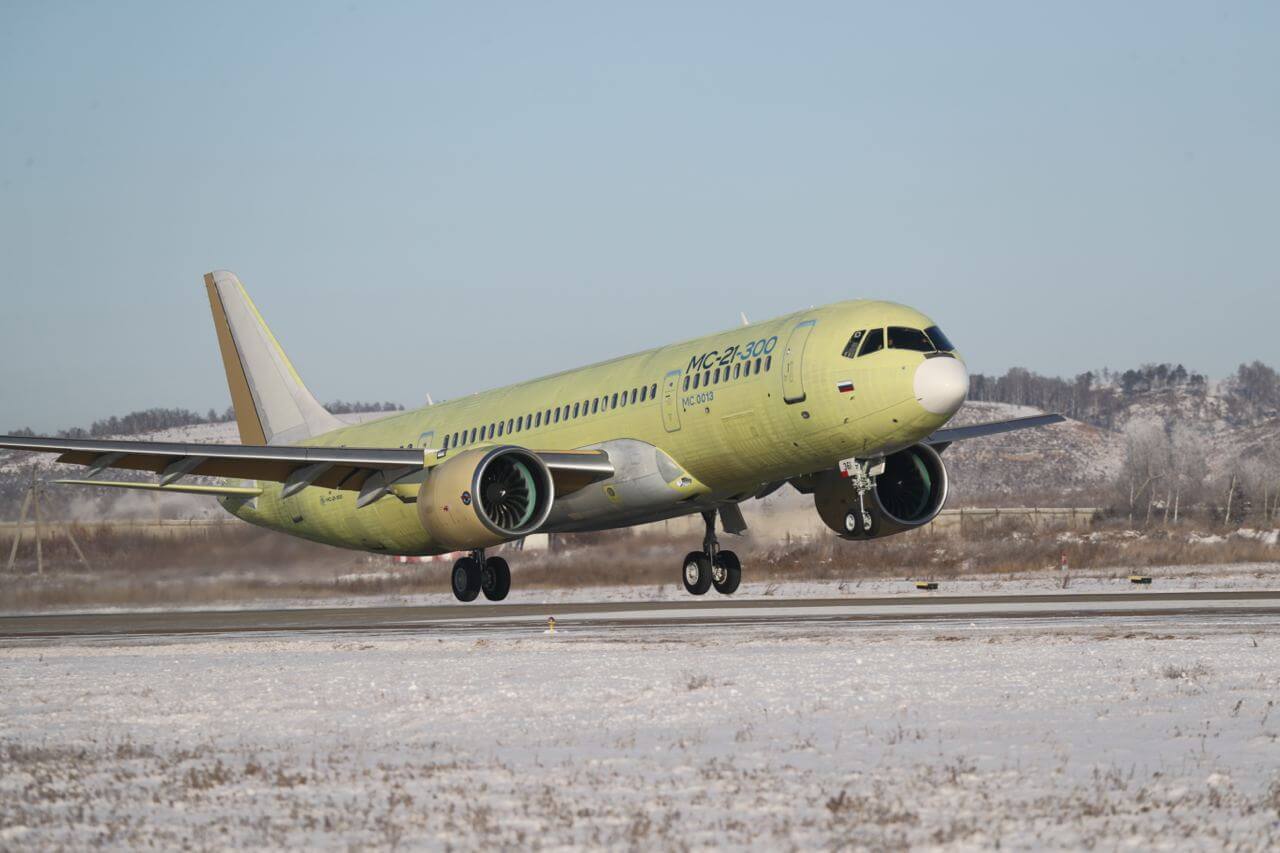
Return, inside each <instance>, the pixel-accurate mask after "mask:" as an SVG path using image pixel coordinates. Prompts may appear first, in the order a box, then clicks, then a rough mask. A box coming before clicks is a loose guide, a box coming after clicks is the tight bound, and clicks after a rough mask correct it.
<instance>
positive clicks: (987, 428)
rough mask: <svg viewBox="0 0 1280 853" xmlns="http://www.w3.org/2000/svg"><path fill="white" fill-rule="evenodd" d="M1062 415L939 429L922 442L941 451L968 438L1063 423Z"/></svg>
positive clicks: (1037, 416)
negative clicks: (955, 442) (954, 442)
mask: <svg viewBox="0 0 1280 853" xmlns="http://www.w3.org/2000/svg"><path fill="white" fill-rule="evenodd" d="M1065 420H1066V418H1064V417H1063V416H1062V415H1032V416H1030V417H1026V418H1013V419H1012V420H1007V421H994V422H992V423H986V424H974V425H973V426H962V427H948V428H946V429H940V430H938V431H937V432H935V433H934V434H933V435H931V436H929V437H928V438H926V439H925V440H924V443H925V444H928V445H930V446H931V447H935V448H937V449H938V450H943V449H945V448H946V447H947V445H949V444H951V443H952V442H953V441H964V440H965V439H968V438H982V437H983V436H988V435H999V434H1000V433H1002V432H1013V431H1014V430H1019V429H1031V428H1032V427H1042V426H1048V425H1049V424H1057V423H1062V422H1063V421H1065Z"/></svg>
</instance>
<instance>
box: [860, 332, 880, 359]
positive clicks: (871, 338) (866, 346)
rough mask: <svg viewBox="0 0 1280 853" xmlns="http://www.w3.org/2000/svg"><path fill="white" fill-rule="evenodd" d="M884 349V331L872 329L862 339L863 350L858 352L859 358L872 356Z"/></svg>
mask: <svg viewBox="0 0 1280 853" xmlns="http://www.w3.org/2000/svg"><path fill="white" fill-rule="evenodd" d="M882 349H884V329H872V330H871V331H869V332H867V334H866V336H865V337H864V338H863V339H862V349H861V350H859V351H858V356H859V357H861V356H864V355H871V353H873V352H879V351H880V350H882Z"/></svg>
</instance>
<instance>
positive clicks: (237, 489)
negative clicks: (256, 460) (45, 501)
mask: <svg viewBox="0 0 1280 853" xmlns="http://www.w3.org/2000/svg"><path fill="white" fill-rule="evenodd" d="M53 482H54V483H55V484H56V485H59V486H107V487H108V488H112V489H140V490H142V491H146V492H173V493H175V494H180V495H212V496H214V497H220V498H221V497H225V498H256V497H257V496H258V495H260V494H262V489H259V488H256V487H250V486H196V485H182V484H178V485H173V486H162V485H160V484H159V483H124V482H121V481H119V480H54V481H53Z"/></svg>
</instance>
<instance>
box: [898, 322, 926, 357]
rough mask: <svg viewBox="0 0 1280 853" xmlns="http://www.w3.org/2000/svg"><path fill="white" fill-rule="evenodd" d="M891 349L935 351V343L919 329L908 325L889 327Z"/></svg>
mask: <svg viewBox="0 0 1280 853" xmlns="http://www.w3.org/2000/svg"><path fill="white" fill-rule="evenodd" d="M889 349H905V350H911V351H912V352H933V351H934V349H933V343H932V342H931V341H930V340H929V337H928V336H927V335H926V334H925V333H924V332H922V331H920V330H919V329H908V328H907V327H906V326H890V327H889Z"/></svg>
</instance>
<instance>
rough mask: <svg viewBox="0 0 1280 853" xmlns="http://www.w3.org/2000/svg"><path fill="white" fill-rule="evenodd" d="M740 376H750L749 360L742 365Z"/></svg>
mask: <svg viewBox="0 0 1280 853" xmlns="http://www.w3.org/2000/svg"><path fill="white" fill-rule="evenodd" d="M742 375H743V376H750V375H751V362H750V360H748V361H746V362H744V363H743V365H742Z"/></svg>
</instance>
